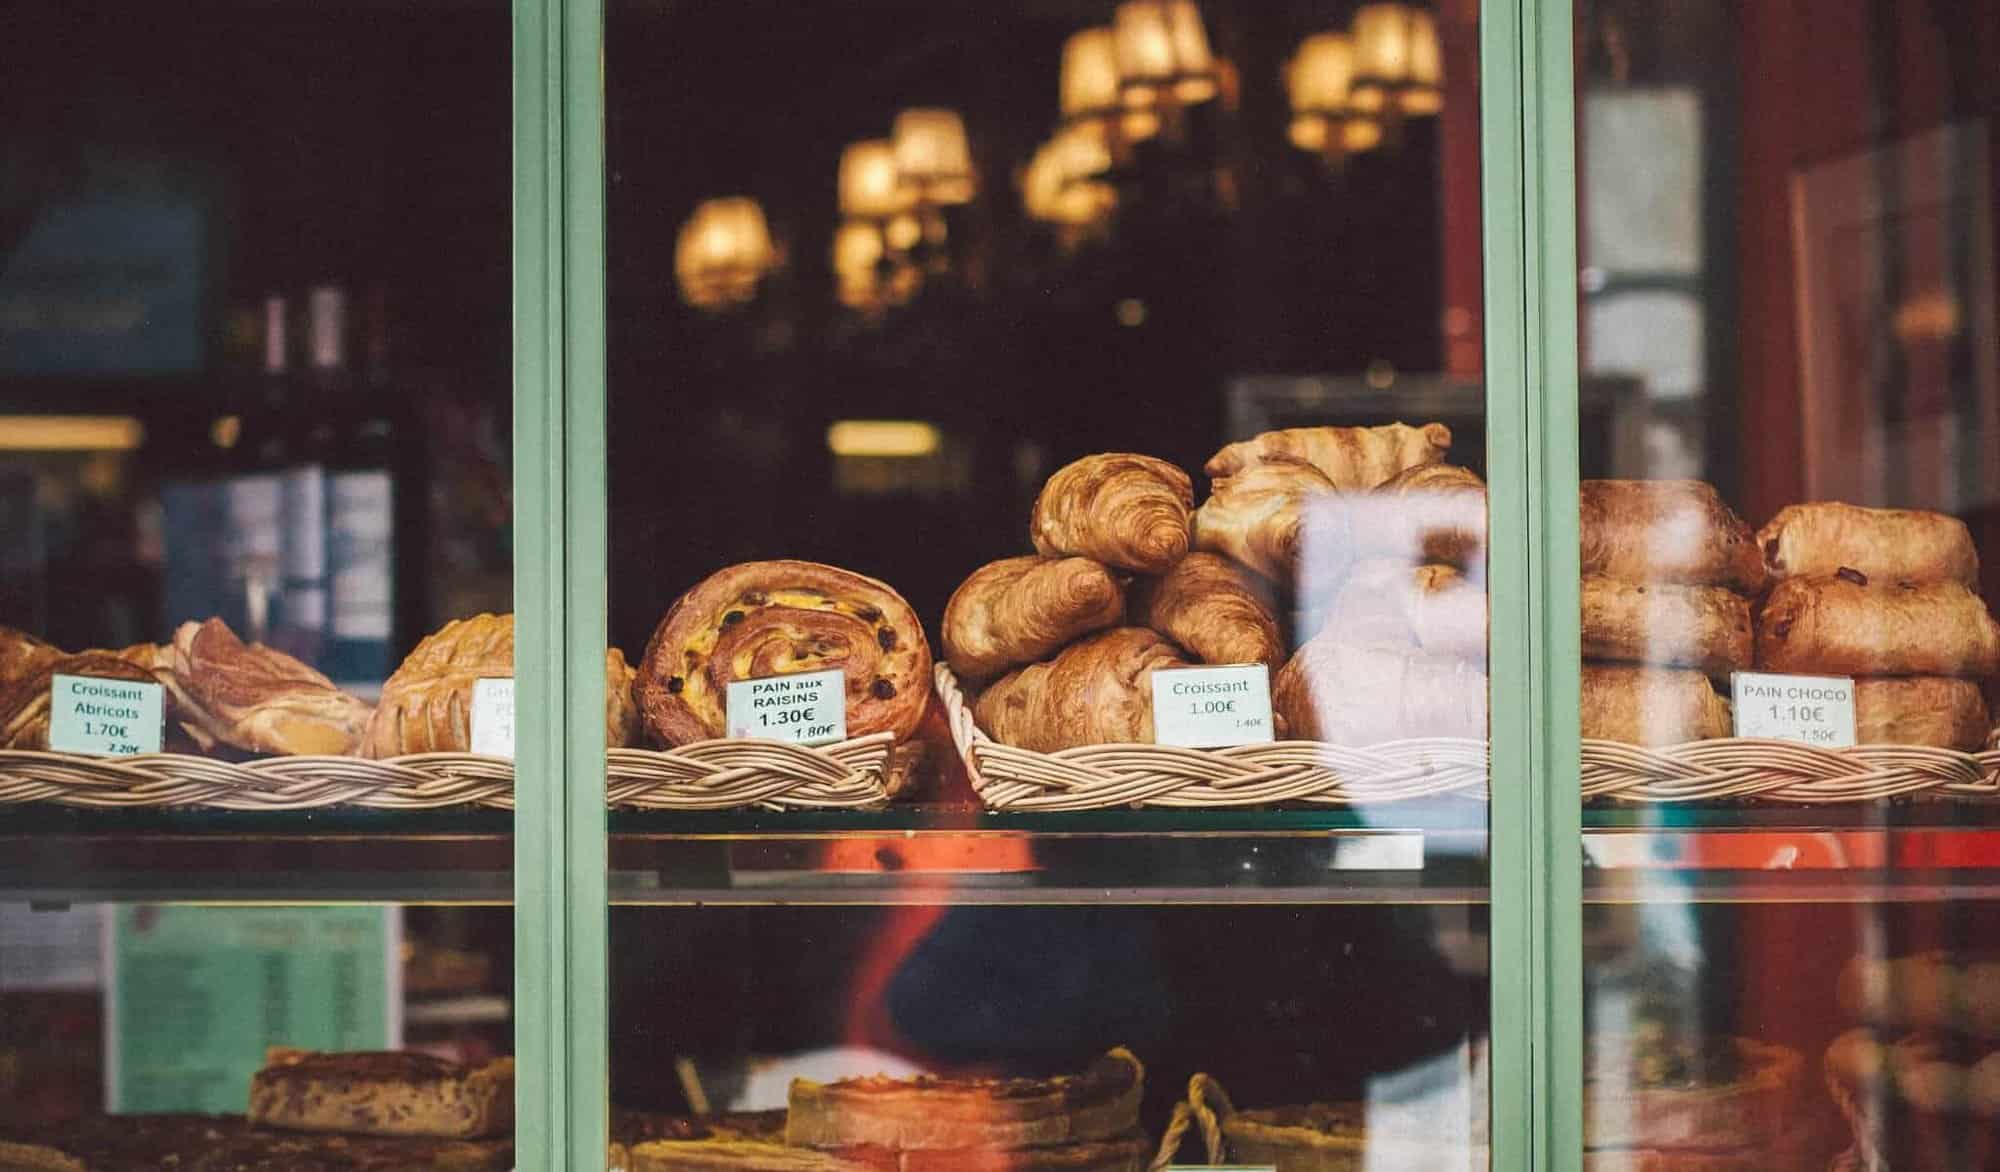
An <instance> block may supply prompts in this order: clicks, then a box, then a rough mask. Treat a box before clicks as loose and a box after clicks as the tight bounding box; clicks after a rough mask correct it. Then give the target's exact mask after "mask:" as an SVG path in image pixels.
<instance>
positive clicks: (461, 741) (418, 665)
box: [358, 614, 639, 758]
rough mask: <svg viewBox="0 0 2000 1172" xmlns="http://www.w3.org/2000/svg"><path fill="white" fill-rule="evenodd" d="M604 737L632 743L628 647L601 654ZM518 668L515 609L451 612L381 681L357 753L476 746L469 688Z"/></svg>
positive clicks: (635, 716)
mask: <svg viewBox="0 0 2000 1172" xmlns="http://www.w3.org/2000/svg"><path fill="white" fill-rule="evenodd" d="M604 670H605V680H604V708H605V712H604V737H605V744H606V746H607V747H610V748H614V749H616V748H622V747H624V746H626V745H629V744H631V743H632V741H633V739H634V738H635V737H636V735H637V733H638V725H639V710H638V707H637V705H635V704H634V702H633V700H632V668H631V667H630V666H629V665H628V664H627V663H626V662H625V654H624V652H622V651H620V650H618V649H617V648H616V647H613V648H611V649H610V650H608V651H607V652H606V653H605V656H604ZM513 675H514V616H513V615H510V614H497V615H496V614H482V615H474V616H473V617H472V618H469V619H453V620H452V621H451V622H449V623H446V624H445V625H444V626H443V627H441V628H439V629H438V630H437V631H436V632H434V633H432V634H430V635H428V636H426V637H425V638H424V641H423V642H421V643H419V644H417V646H416V649H415V650H414V651H411V652H410V654H409V656H408V658H406V659H404V660H403V663H402V666H400V667H398V668H397V669H396V671H395V674H393V675H391V676H390V677H389V680H388V682H387V683H385V684H383V685H382V698H381V700H380V701H378V702H377V703H376V705H375V714H374V716H372V717H371V718H370V719H369V721H368V729H367V731H366V733H365V734H364V735H363V737H362V740H361V746H360V749H359V750H358V752H359V753H360V755H361V756H363V757H377V758H380V757H399V756H402V755H404V754H406V753H464V752H469V751H470V750H471V748H472V689H473V684H474V683H475V682H477V681H479V680H482V679H511V678H513Z"/></svg>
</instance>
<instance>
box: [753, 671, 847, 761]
mask: <svg viewBox="0 0 2000 1172" xmlns="http://www.w3.org/2000/svg"><path fill="white" fill-rule="evenodd" d="M727 703H728V706H729V735H730V736H732V737H759V738H762V739H765V740H772V741H789V742H791V743H793V744H798V745H831V744H835V743H837V742H839V741H844V740H846V739H847V673H846V672H845V671H843V670H841V669H840V668H837V667H836V668H831V669H829V670H827V671H802V672H798V673H796V674H793V675H784V676H766V677H765V678H763V679H758V680H734V681H732V682H731V683H730V685H729V692H728V696H727Z"/></svg>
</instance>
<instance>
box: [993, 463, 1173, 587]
mask: <svg viewBox="0 0 2000 1172" xmlns="http://www.w3.org/2000/svg"><path fill="white" fill-rule="evenodd" d="M1193 506H1194V485H1193V482H1192V481H1190V480H1189V479H1188V474H1187V473H1185V472H1183V471H1181V470H1180V469H1179V468H1176V467H1174V466H1173V465H1172V464H1169V463H1167V462H1166V461H1165V460H1156V459H1154V458H1153V457H1151V456H1138V455H1133V454H1131V453H1129V452H1107V453H1104V454H1102V455H1096V456H1085V457H1084V458H1083V459H1081V460H1077V461H1076V462H1074V463H1072V464H1068V465H1066V466H1064V467H1063V468H1061V469H1059V470H1058V471H1057V472H1056V474H1055V475H1054V476H1051V477H1049V480H1048V483H1047V484H1044V485H1043V486H1042V491H1041V495H1039V496H1037V497H1036V498H1035V510H1034V514H1033V516H1032V517H1031V518H1030V520H1029V523H1028V537H1029V539H1030V540H1031V541H1032V542H1033V543H1034V546H1035V550H1036V552H1038V553H1040V554H1042V555H1043V556H1045V557H1086V558H1090V559H1092V560H1094V561H1099V562H1103V563H1104V564H1105V565H1108V566H1117V567H1118V568H1120V569H1124V570H1133V571H1136V572H1138V573H1142V574H1158V573H1161V572H1162V571H1164V570H1166V569H1167V567H1169V566H1171V565H1173V564H1174V563H1175V562H1177V561H1179V560H1181V558H1182V557H1184V556H1186V554H1187V551H1188V522H1189V519H1190V516H1191V510H1192V508H1193Z"/></svg>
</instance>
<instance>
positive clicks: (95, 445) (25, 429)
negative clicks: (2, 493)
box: [0, 415, 234, 452]
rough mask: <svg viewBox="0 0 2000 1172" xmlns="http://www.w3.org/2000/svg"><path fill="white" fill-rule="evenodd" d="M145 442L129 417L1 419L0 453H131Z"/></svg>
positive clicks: (141, 430)
mask: <svg viewBox="0 0 2000 1172" xmlns="http://www.w3.org/2000/svg"><path fill="white" fill-rule="evenodd" d="M231 418H234V417H233V416H232V417H231ZM145 441H146V428H145V425H144V424H142V423H140V422H139V421H138V420H136V419H133V418H131V417H130V416H126V415H0V451H7V452H129V451H131V450H132V449H133V448H136V447H138V446H139V445H140V444H142V443H144V442H145Z"/></svg>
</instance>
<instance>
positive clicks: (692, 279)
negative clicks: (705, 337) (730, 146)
mask: <svg viewBox="0 0 2000 1172" xmlns="http://www.w3.org/2000/svg"><path fill="white" fill-rule="evenodd" d="M776 262H777V249H776V247H775V246H773V245H772V243H771V230H770V226H769V225H768V224H766V223H765V221H764V208H763V206H762V205H760V204H759V203H758V202H757V201H756V200H754V199H750V198H749V197H747V196H730V197H728V198H725V199H711V200H706V201H704V202H703V203H701V204H699V205H697V206H696V208H695V210H694V213H693V214H692V215H690V216H689V217H688V219H687V222H686V223H684V224H682V225H681V230H680V235H679V237H678V238H677V239H676V240H675V242H674V276H675V278H676V279H677V280H678V281H679V283H680V287H681V295H682V296H683V297H684V298H686V300H687V301H688V303H689V304H690V305H696V306H700V307H702V308H704V309H708V308H717V307H720V306H725V305H731V304H736V303H738V302H742V301H747V300H749V299H750V297H751V296H753V295H754V294H755V293H756V291H757V282H758V280H759V279H760V278H762V277H763V275H764V274H765V273H766V272H767V271H769V270H770V268H771V267H772V266H773V265H774V264H775V263H776Z"/></svg>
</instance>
